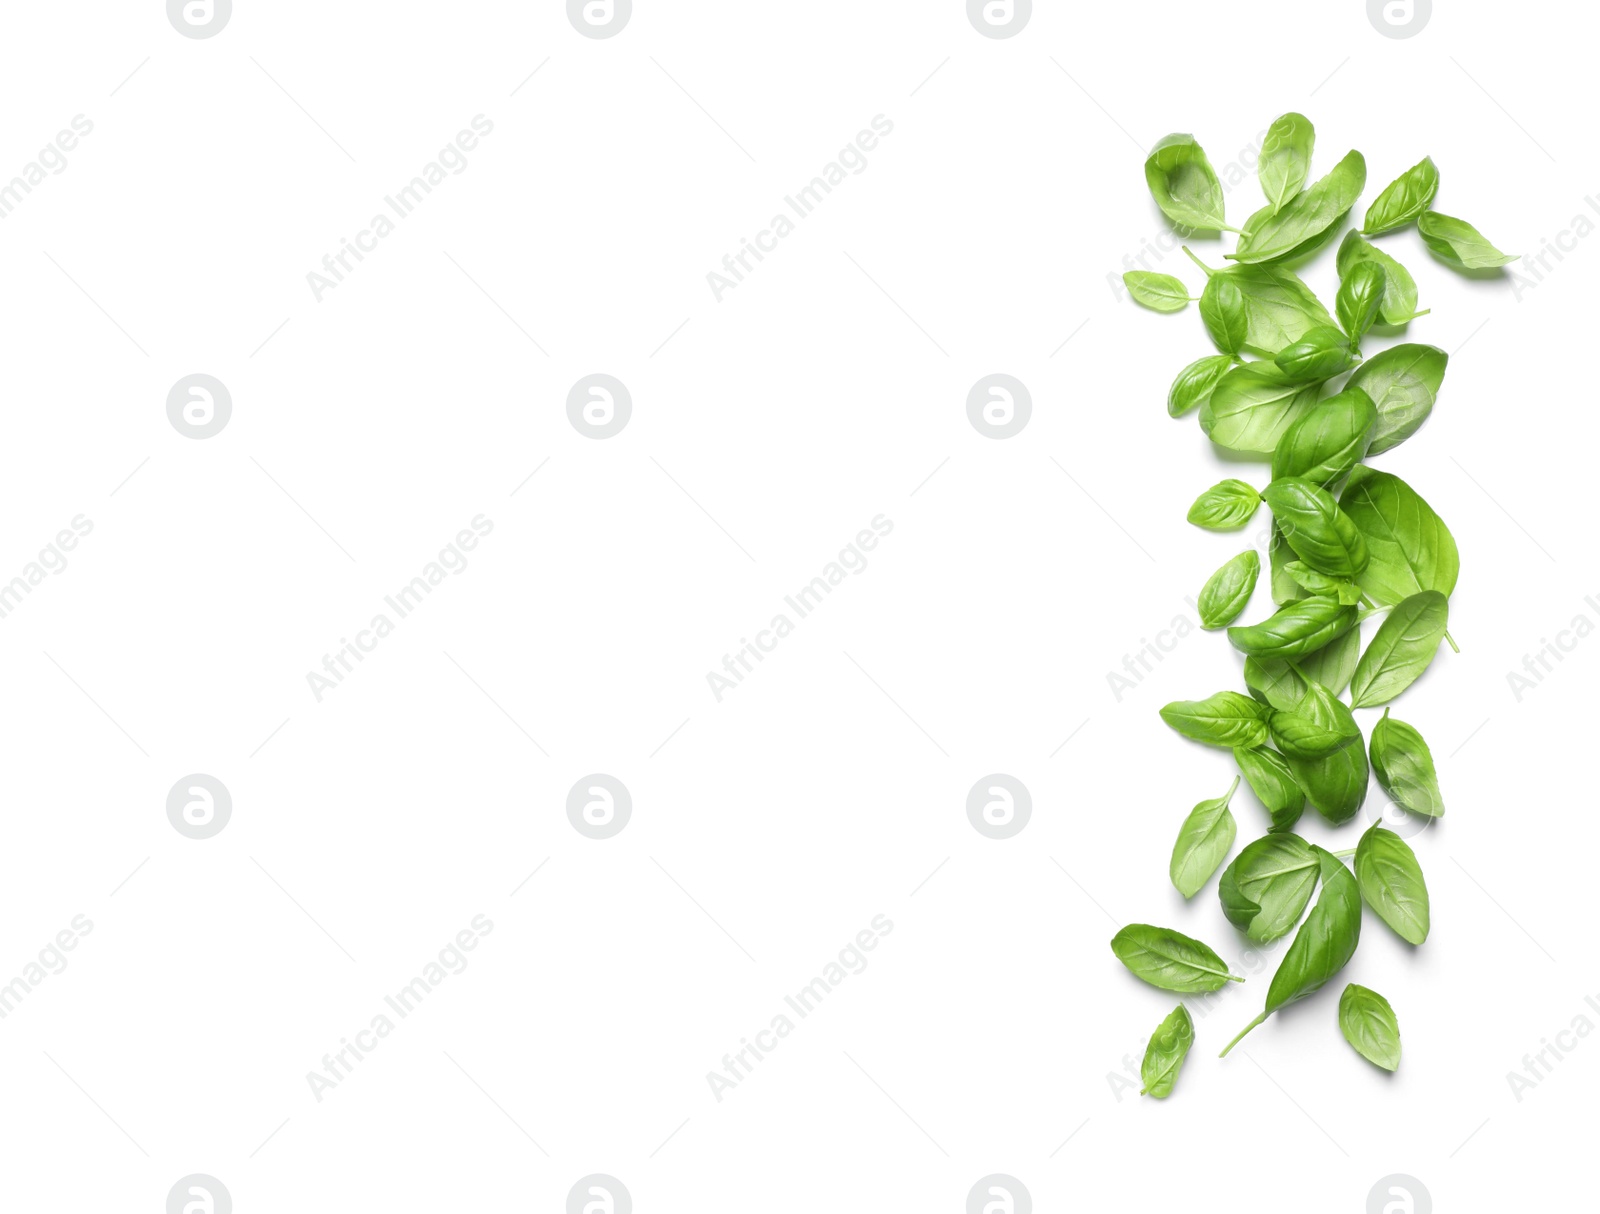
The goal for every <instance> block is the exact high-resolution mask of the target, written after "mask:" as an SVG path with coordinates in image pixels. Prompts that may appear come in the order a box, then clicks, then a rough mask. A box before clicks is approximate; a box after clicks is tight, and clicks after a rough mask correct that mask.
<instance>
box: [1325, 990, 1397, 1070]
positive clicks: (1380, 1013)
mask: <svg viewBox="0 0 1600 1214" xmlns="http://www.w3.org/2000/svg"><path fill="white" fill-rule="evenodd" d="M1339 1031H1340V1032H1341V1033H1343V1034H1344V1039H1345V1040H1346V1041H1348V1042H1349V1043H1350V1044H1351V1046H1352V1047H1354V1049H1355V1051H1356V1053H1358V1054H1360V1055H1361V1056H1362V1057H1363V1058H1365V1059H1366V1060H1367V1061H1368V1062H1370V1063H1372V1064H1373V1065H1374V1066H1381V1067H1382V1068H1383V1069H1384V1070H1386V1071H1394V1070H1398V1069H1399V1067H1400V1022H1399V1021H1398V1020H1396V1019H1395V1015H1394V1008H1392V1007H1390V1006H1389V1001H1388V1000H1387V999H1385V998H1384V997H1383V996H1382V995H1380V994H1378V992H1377V991H1374V990H1368V989H1367V988H1366V987H1364V986H1357V985H1356V984H1355V983H1354V982H1352V983H1351V984H1350V985H1349V986H1347V987H1345V988H1344V994H1342V995H1340V996H1339Z"/></svg>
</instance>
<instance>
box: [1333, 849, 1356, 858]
mask: <svg viewBox="0 0 1600 1214" xmlns="http://www.w3.org/2000/svg"><path fill="white" fill-rule="evenodd" d="M1328 854H1329V855H1330V856H1332V857H1333V858H1334V859H1335V860H1343V859H1344V858H1345V857H1346V856H1353V855H1355V854H1356V849H1355V848H1353V847H1352V848H1351V849H1350V850H1349V851H1331V852H1329V853H1328Z"/></svg>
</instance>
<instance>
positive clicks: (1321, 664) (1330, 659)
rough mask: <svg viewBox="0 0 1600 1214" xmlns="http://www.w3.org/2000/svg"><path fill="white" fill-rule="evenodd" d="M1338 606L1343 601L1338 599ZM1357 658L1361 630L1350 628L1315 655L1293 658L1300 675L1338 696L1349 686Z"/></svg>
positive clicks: (1359, 649)
mask: <svg viewBox="0 0 1600 1214" xmlns="http://www.w3.org/2000/svg"><path fill="white" fill-rule="evenodd" d="M1339 601H1340V602H1341V603H1342V602H1344V601H1345V600H1344V599H1343V598H1340V600H1339ZM1360 657H1361V629H1359V628H1352V629H1351V630H1350V631H1349V632H1347V633H1345V634H1344V635H1343V636H1340V637H1335V638H1334V639H1333V640H1331V641H1329V642H1328V643H1327V644H1326V645H1324V646H1323V647H1322V648H1321V649H1319V650H1317V651H1316V652H1315V653H1308V654H1306V655H1305V657H1303V658H1296V659H1295V665H1296V666H1298V667H1299V668H1300V673H1301V675H1303V676H1304V677H1305V678H1306V679H1308V680H1310V681H1311V682H1313V683H1320V684H1322V686H1324V687H1326V688H1327V689H1328V690H1329V691H1331V692H1332V693H1333V694H1334V695H1336V696H1337V695H1342V694H1343V693H1344V689H1345V688H1346V687H1348V686H1350V676H1351V675H1353V674H1355V672H1356V662H1357V660H1358V659H1359V658H1360Z"/></svg>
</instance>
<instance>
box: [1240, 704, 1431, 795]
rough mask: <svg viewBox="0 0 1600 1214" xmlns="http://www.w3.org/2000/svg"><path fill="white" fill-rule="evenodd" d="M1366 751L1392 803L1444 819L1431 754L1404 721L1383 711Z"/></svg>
mask: <svg viewBox="0 0 1600 1214" xmlns="http://www.w3.org/2000/svg"><path fill="white" fill-rule="evenodd" d="M1369 749H1370V751H1371V754H1372V770H1373V773H1374V774H1375V775H1376V776H1377V777H1378V783H1379V785H1380V786H1381V787H1382V788H1383V791H1384V792H1386V793H1388V794H1389V799H1390V800H1391V801H1393V802H1394V803H1395V804H1396V805H1398V806H1399V807H1400V808H1401V809H1403V810H1405V811H1406V812H1407V813H1413V814H1424V815H1426V816H1427V817H1430V818H1440V817H1443V816H1444V796H1443V794H1441V793H1440V792H1439V776H1438V773H1436V772H1435V771H1434V769H1433V753H1432V752H1431V751H1430V750H1429V749H1428V744H1427V743H1426V742H1424V741H1423V740H1422V735H1421V734H1420V733H1418V732H1417V731H1416V730H1415V729H1413V728H1412V727H1411V726H1410V725H1407V724H1406V723H1405V722H1404V721H1397V720H1394V719H1393V718H1391V717H1390V716H1389V710H1388V709H1387V708H1385V709H1384V710H1383V719H1382V720H1381V721H1379V722H1378V723H1377V724H1376V725H1374V726H1373V727H1372V741H1371V742H1370V743H1369ZM1253 786H1254V785H1253V784H1252V787H1253Z"/></svg>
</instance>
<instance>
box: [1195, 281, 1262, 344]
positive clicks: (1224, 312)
mask: <svg viewBox="0 0 1600 1214" xmlns="http://www.w3.org/2000/svg"><path fill="white" fill-rule="evenodd" d="M1200 319H1201V320H1202V321H1204V322H1205V326H1206V332H1208V333H1210V334H1211V340H1212V341H1214V342H1216V343H1217V349H1219V350H1222V351H1224V352H1225V353H1228V354H1237V353H1239V351H1240V350H1242V349H1244V344H1245V341H1246V340H1247V339H1248V338H1249V336H1250V317H1249V315H1248V314H1247V312H1246V310H1245V304H1244V292H1243V291H1241V290H1240V289H1239V284H1238V283H1237V282H1235V281H1234V280H1233V279H1232V278H1229V277H1228V276H1227V275H1226V274H1213V275H1212V276H1211V277H1210V278H1208V279H1206V286H1205V290H1203V291H1201V292H1200Z"/></svg>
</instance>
